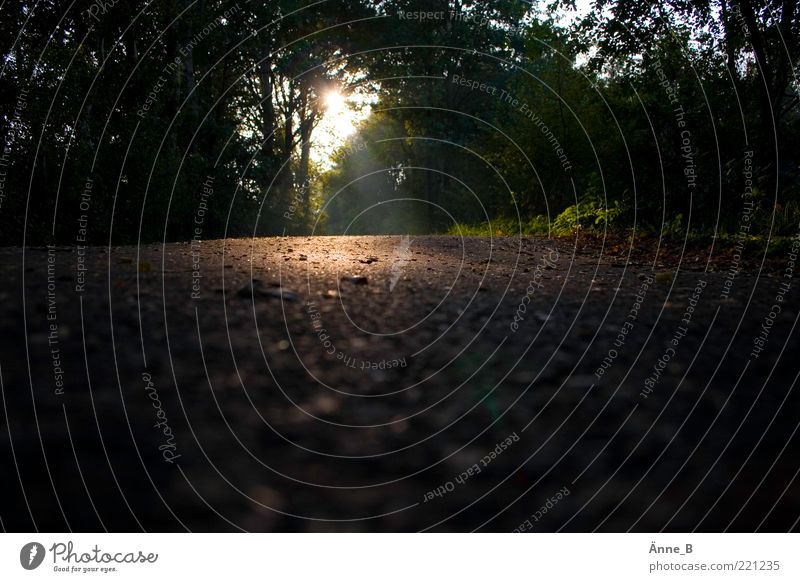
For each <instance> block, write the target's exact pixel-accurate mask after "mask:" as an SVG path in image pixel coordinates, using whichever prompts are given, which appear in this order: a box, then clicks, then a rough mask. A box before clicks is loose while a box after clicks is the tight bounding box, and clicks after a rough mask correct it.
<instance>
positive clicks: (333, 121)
mask: <svg viewBox="0 0 800 582" xmlns="http://www.w3.org/2000/svg"><path fill="white" fill-rule="evenodd" d="M320 101H321V105H322V107H321V109H322V118H321V119H320V123H319V126H318V128H317V131H316V133H315V138H314V140H313V142H314V146H313V147H312V150H311V156H312V158H313V159H314V161H315V162H316V163H318V164H320V166H321V167H330V163H331V162H330V157H331V154H332V153H333V152H334V150H335V149H336V148H337V147H340V146H342V145H343V144H344V143H345V141H346V140H347V138H348V137H350V136H351V135H353V133H355V131H356V129H357V127H358V124H359V123H360V122H361V121H363V120H364V119H365V118H366V117H367V116H368V115H369V112H370V107H369V106H370V103H371V102H372V98H371V97H367V96H364V95H362V94H360V93H359V92H358V91H354V92H348V93H343V92H342V91H338V90H336V89H331V90H329V91H327V92H325V93H323V94H322V95H321V96H320Z"/></svg>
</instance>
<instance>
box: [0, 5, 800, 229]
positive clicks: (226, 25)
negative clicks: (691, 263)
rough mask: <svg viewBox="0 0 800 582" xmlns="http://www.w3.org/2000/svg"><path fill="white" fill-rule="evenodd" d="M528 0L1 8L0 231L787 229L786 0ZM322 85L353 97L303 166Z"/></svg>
mask: <svg viewBox="0 0 800 582" xmlns="http://www.w3.org/2000/svg"><path fill="white" fill-rule="evenodd" d="M538 6H539V8H536V6H535V5H532V4H530V3H528V2H516V1H509V0H502V1H501V0H489V1H482V2H476V1H466V0H465V1H452V0H451V1H445V0H436V1H431V0H424V1H423V0H381V1H364V0H360V1H359V0H326V1H323V2H311V3H309V2H299V1H290V0H281V1H273V2H268V3H237V2H233V1H231V0H167V1H164V2H128V3H123V2H117V3H113V2H104V3H99V2H88V1H86V0H83V1H78V2H75V3H74V4H70V5H65V4H62V3H59V2H36V3H34V2H24V1H23V2H12V3H6V4H4V5H3V7H2V8H0V31H2V38H3V41H2V42H3V46H2V50H3V55H4V58H3V65H2V71H1V72H0V87H2V91H0V107H1V108H2V109H1V111H2V123H3V134H4V141H5V144H6V147H5V150H4V151H5V153H4V155H3V159H2V168H0V169H2V171H3V175H2V179H3V181H2V190H0V194H2V198H0V200H1V201H2V205H1V206H0V221H2V225H3V226H2V231H1V232H0V239H1V240H2V242H3V243H6V244H21V243H22V242H23V241H25V242H26V243H43V242H60V243H75V242H78V243H81V242H84V241H85V242H94V243H107V242H109V241H112V242H115V243H119V242H135V241H137V240H161V239H170V240H186V239H191V238H215V237H221V236H248V235H252V234H254V233H255V234H280V233H282V232H287V233H301V232H310V231H312V230H313V231H314V232H329V233H342V232H349V233H373V232H409V233H411V232H417V233H419V232H443V231H445V230H447V229H452V228H454V223H469V224H477V223H484V222H486V221H488V220H490V219H500V220H504V221H509V220H511V221H515V220H516V221H519V222H521V223H524V224H530V223H535V224H536V225H539V226H538V227H537V228H539V227H542V226H543V227H544V228H543V230H544V231H548V230H549V229H550V228H551V227H552V225H553V224H554V223H555V222H556V220H557V219H558V228H557V229H556V230H563V229H564V228H567V229H568V228H570V226H569V225H572V226H574V227H575V228H578V227H580V228H600V229H603V228H607V227H609V226H611V227H614V226H625V227H632V226H636V227H637V228H644V229H656V230H657V229H662V230H663V229H667V230H671V231H675V232H681V231H683V230H686V229H708V230H711V229H722V230H728V231H735V230H736V229H737V227H738V224H739V220H740V215H741V213H742V202H741V199H742V193H743V192H745V191H747V192H751V193H752V194H753V200H755V201H756V203H757V207H756V215H757V216H758V217H759V225H760V226H759V228H761V229H762V230H763V231H764V232H768V231H769V229H770V228H772V229H773V230H776V231H778V232H781V231H784V232H787V233H788V232H794V231H795V230H796V227H797V225H796V223H797V218H798V197H800V191H799V189H798V165H797V157H796V152H797V151H798V146H800V144H798V126H797V124H798V107H797V103H798V93H797V89H798V83H797V79H796V70H795V69H793V63H795V62H796V60H797V58H798V56H800V54H799V49H798V34H799V33H800V14H799V13H800V11H798V10H797V7H796V5H795V4H794V3H792V2H781V1H778V0H768V1H761V2H758V1H752V0H737V1H735V2H731V1H730V0H710V1H701V2H683V1H678V0H676V1H673V0H669V1H666V2H639V1H638V0H637V1H633V0H598V1H597V2H596V3H595V6H594V8H593V9H592V10H589V11H588V12H587V13H586V14H585V15H583V16H582V17H581V18H573V19H572V20H565V19H564V15H565V14H572V12H571V9H570V6H571V3H569V2H555V3H553V4H551V5H545V4H539V5H538ZM421 13H422V14H428V15H433V16H429V17H426V18H421V17H420V16H419V15H420V14H421ZM334 87H335V88H339V89H340V90H342V91H344V92H349V91H355V90H359V91H362V92H363V91H371V92H373V93H374V95H375V99H374V102H373V104H372V106H371V110H372V112H371V114H370V116H369V117H368V118H367V119H366V120H365V121H364V122H363V124H362V125H361V127H360V128H359V130H358V132H357V133H356V134H355V135H351V136H349V137H348V138H347V139H344V138H343V139H342V145H341V147H340V149H339V150H338V151H337V152H335V153H334V154H333V158H332V160H331V164H329V165H328V166H325V167H322V168H318V167H315V164H314V162H313V159H312V155H311V151H312V149H313V148H314V147H315V144H316V143H317V141H316V140H317V133H316V128H317V126H318V124H319V122H320V120H321V119H322V117H323V116H324V115H325V111H324V106H323V104H322V101H321V100H322V97H323V96H324V94H325V93H326V92H327V91H329V90H330V89H331V88H334ZM582 208H583V209H588V210H587V212H586V215H585V216H583V215H581V209H582ZM570 209H571V210H570ZM565 211H566V213H565ZM570 213H572V214H570ZM573 215H574V216H573ZM570 217H572V218H570ZM567 223H569V225H568V224H567Z"/></svg>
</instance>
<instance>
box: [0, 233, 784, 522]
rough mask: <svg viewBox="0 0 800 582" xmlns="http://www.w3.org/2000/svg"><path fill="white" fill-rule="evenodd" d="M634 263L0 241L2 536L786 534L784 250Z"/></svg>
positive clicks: (423, 243)
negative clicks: (756, 256) (761, 264)
mask: <svg viewBox="0 0 800 582" xmlns="http://www.w3.org/2000/svg"><path fill="white" fill-rule="evenodd" d="M651 255H652V253H636V254H635V255H630V256H629V255H628V254H627V253H626V252H625V251H624V249H623V251H622V252H615V253H613V254H609V253H608V249H607V248H606V246H604V245H603V244H602V242H597V241H594V242H592V244H576V243H575V241H574V240H569V239H559V240H549V239H545V238H533V237H531V238H522V239H520V238H503V239H487V238H466V239H460V238H458V237H411V238H408V237H401V236H383V237H314V238H263V239H254V240H247V239H241V240H226V241H204V242H202V243H180V244H168V245H161V244H158V245H147V246H142V247H138V248H137V247H113V248H110V249H109V248H99V247H87V248H74V247H71V248H62V247H56V248H28V249H25V250H24V251H23V250H22V249H8V248H7V249H0V269H2V284H0V298H1V299H2V301H0V309H2V319H0V337H2V352H1V353H0V379H2V401H3V408H4V415H3V417H2V422H3V423H4V424H5V425H6V426H5V427H3V430H2V431H0V439H2V444H1V445H0V454H2V456H1V457H0V461H2V466H3V469H4V470H3V479H2V481H3V483H2V488H3V489H4V492H3V493H4V494H3V497H2V499H3V501H2V503H1V504H0V519H2V526H3V528H4V529H7V530H10V531H18V530H29V529H33V528H37V529H39V530H65V529H70V530H75V531H86V530H89V531H96V530H99V531H102V530H104V529H106V530H109V531H139V530H147V531H183V530H192V531H220V530H222V531H229V530H230V531H236V530H250V531H418V530H432V531H472V530H483V531H514V530H518V531H556V530H561V531H592V530H600V531H627V530H633V531H652V530H666V531H690V530H698V531H719V530H723V529H728V530H730V531H753V530H756V529H758V530H760V531H787V530H790V529H795V530H796V529H797V528H798V521H797V520H798V516H799V515H800V489H798V485H797V483H798V482H797V479H796V478H797V475H798V470H800V455H799V454H798V452H800V446H798V435H797V428H798V422H799V421H800V407H799V406H798V400H800V399H798V396H797V386H796V379H797V375H798V371H800V363H799V360H798V347H800V341H799V339H800V336H798V333H797V330H796V328H795V325H796V322H797V315H798V310H797V305H798V294H797V288H796V287H797V284H796V281H793V280H792V279H791V278H788V277H785V276H784V275H785V274H786V273H787V272H786V271H785V269H786V268H788V267H789V266H791V265H790V261H791V258H790V257H788V256H787V257H784V258H780V257H779V258H778V262H777V264H778V268H776V269H771V270H770V272H760V273H759V272H758V270H757V269H751V268H748V269H747V270H746V271H745V270H741V271H739V272H735V271H731V270H730V269H731V268H733V267H735V264H733V263H732V259H722V260H719V261H716V262H715V261H712V262H711V263H706V261H705V260H704V259H700V260H698V259H697V257H695V258H691V259H690V258H689V257H684V260H681V263H680V265H679V264H677V263H676V262H675V260H673V258H671V259H670V264H665V262H664V260H662V259H659V258H658V257H656V256H655V255H652V256H651ZM634 257H635V258H634ZM679 258H680V257H679ZM756 263H757V261H756ZM786 284H788V287H786ZM776 307H777V309H776Z"/></svg>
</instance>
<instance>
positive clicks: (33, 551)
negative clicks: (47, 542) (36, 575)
mask: <svg viewBox="0 0 800 582" xmlns="http://www.w3.org/2000/svg"><path fill="white" fill-rule="evenodd" d="M44 554H45V551H44V546H43V545H42V544H40V543H39V542H30V543H27V544H25V545H24V546H22V549H21V550H20V551H19V563H20V564H22V567H23V568H25V569H26V570H35V569H36V568H38V567H39V566H40V565H41V564H42V562H43V561H44Z"/></svg>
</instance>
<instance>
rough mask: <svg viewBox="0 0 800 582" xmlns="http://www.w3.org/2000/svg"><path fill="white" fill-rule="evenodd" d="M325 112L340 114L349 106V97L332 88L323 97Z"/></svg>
mask: <svg viewBox="0 0 800 582" xmlns="http://www.w3.org/2000/svg"><path fill="white" fill-rule="evenodd" d="M323 102H324V103H325V112H326V113H327V114H328V115H338V114H340V113H341V112H342V111H343V110H344V109H345V108H346V107H347V99H346V98H345V96H344V95H342V94H341V93H340V92H339V91H336V90H331V91H328V92H327V93H325V97H324V98H323Z"/></svg>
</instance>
